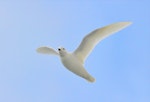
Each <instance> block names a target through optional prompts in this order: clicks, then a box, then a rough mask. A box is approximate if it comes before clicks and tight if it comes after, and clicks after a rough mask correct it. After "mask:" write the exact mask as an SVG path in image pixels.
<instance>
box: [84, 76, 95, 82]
mask: <svg viewBox="0 0 150 102" xmlns="http://www.w3.org/2000/svg"><path fill="white" fill-rule="evenodd" d="M86 80H87V81H89V82H91V83H93V82H95V78H93V77H92V76H90V75H89V76H88V77H87V78H86Z"/></svg>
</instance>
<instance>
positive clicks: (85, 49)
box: [73, 22, 131, 63]
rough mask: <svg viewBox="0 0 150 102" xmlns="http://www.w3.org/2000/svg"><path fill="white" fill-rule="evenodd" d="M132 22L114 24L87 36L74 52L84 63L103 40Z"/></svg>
mask: <svg viewBox="0 0 150 102" xmlns="http://www.w3.org/2000/svg"><path fill="white" fill-rule="evenodd" d="M130 24H131V22H118V23H114V24H111V25H108V26H105V27H102V28H99V29H96V30H94V31H93V32H91V33H90V34H88V35H87V36H85V37H84V38H83V40H82V42H81V44H80V45H79V47H78V48H77V49H76V50H75V51H74V52H73V53H74V55H76V56H77V57H78V58H79V60H80V61H82V63H84V61H85V59H86V58H87V56H88V55H89V54H90V52H91V51H92V50H93V48H94V47H95V46H96V45H97V43H99V41H101V40H102V39H104V38H106V37H107V36H109V35H111V34H113V33H115V32H117V31H120V30H121V29H123V28H125V27H127V26H128V25H130Z"/></svg>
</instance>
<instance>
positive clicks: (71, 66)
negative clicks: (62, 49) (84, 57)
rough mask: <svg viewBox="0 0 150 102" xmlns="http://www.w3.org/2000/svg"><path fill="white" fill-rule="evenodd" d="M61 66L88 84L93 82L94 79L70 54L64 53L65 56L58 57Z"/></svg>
mask: <svg viewBox="0 0 150 102" xmlns="http://www.w3.org/2000/svg"><path fill="white" fill-rule="evenodd" d="M60 59H61V62H62V63H63V65H64V66H65V67H66V68H67V69H68V70H70V71H71V72H73V73H75V74H76V75H79V76H80V77H83V78H85V79H87V80H88V81H90V82H94V80H95V79H94V78H93V77H92V76H91V75H90V74H89V73H88V72H87V71H86V70H85V68H84V66H83V64H82V63H81V62H80V61H79V60H78V58H77V57H76V56H75V55H74V54H72V53H66V54H65V56H61V57H60Z"/></svg>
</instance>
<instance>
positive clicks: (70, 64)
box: [37, 22, 131, 82]
mask: <svg viewBox="0 0 150 102" xmlns="http://www.w3.org/2000/svg"><path fill="white" fill-rule="evenodd" d="M130 24H131V22H118V23H114V24H111V25H108V26H105V27H102V28H98V29H96V30H94V31H93V32H91V33H90V34H88V35H86V36H85V37H84V38H83V40H82V42H81V44H80V45H79V47H78V48H77V49H76V50H75V51H74V52H72V53H69V52H67V51H66V50H65V48H63V47H61V48H58V52H57V51H55V50H54V49H53V48H50V47H46V46H44V47H39V48H38V49H37V52H39V53H43V54H53V55H56V56H59V57H60V59H61V62H62V63H63V65H64V66H65V67H66V68H67V69H68V70H70V71H71V72H73V73H75V74H76V75H78V76H80V77H82V78H84V79H86V80H87V81H89V82H94V81H95V79H94V78H93V77H92V76H91V75H90V74H89V73H88V72H87V71H86V70H85V68H84V62H85V60H86V58H87V57H88V55H89V54H90V53H91V51H92V50H93V49H94V47H95V46H96V45H97V44H98V43H99V42H100V41H101V40H102V39H104V38H106V37H107V36H109V35H111V34H113V33H115V32H117V31H120V30H121V29H123V28H125V27H127V26H129V25H130Z"/></svg>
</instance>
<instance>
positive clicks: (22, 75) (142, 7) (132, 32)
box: [0, 0, 150, 102]
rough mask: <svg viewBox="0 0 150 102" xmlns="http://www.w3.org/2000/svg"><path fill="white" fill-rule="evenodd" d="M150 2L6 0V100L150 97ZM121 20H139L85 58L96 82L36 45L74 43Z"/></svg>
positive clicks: (148, 100) (0, 63)
mask: <svg viewBox="0 0 150 102" xmlns="http://www.w3.org/2000/svg"><path fill="white" fill-rule="evenodd" d="M22 1H23V0H22ZM149 10H150V2H149V0H91V1H90V0H74V2H73V1H69V0H60V1H58V0H26V1H24V2H21V1H18V0H5V1H4V0H1V1H0V56H1V57H0V102H150V11H149ZM120 21H132V22H133V24H132V25H131V26H129V27H127V28H126V29H123V30H122V31H120V32H118V33H116V34H114V35H112V36H110V37H108V38H107V39H105V40H103V41H102V42H101V43H99V44H98V45H97V46H96V48H95V49H94V51H93V52H92V54H91V55H90V56H89V57H88V59H87V61H86V62H85V67H86V69H87V70H88V72H89V73H90V74H91V75H92V76H94V77H95V78H96V82H95V83H92V84H91V83H88V82H87V81H85V80H84V79H82V78H80V77H78V76H76V75H74V74H72V73H71V72H69V71H68V70H66V69H65V68H64V67H63V65H62V64H61V63H60V61H59V58H57V57H55V56H46V55H41V54H38V53H36V48H37V47H39V46H42V45H47V46H51V47H53V48H55V49H57V48H58V47H59V46H63V47H65V48H66V49H67V50H68V51H73V50H74V49H75V48H76V47H77V46H78V45H79V43H80V41H81V40H82V38H83V37H84V36H85V35H86V34H88V33H89V32H91V31H92V30H94V29H96V28H99V27H102V26H105V25H108V24H111V23H115V22H120Z"/></svg>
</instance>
